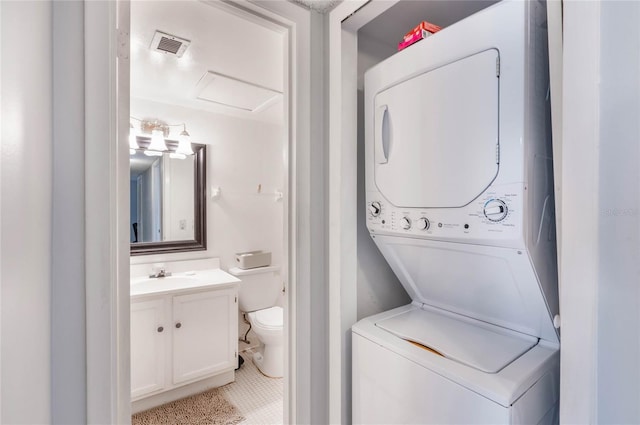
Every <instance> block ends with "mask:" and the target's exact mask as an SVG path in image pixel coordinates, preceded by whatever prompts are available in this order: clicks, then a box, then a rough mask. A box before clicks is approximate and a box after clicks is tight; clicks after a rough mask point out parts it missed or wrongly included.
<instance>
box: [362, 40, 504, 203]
mask: <svg viewBox="0 0 640 425" xmlns="http://www.w3.org/2000/svg"><path fill="white" fill-rule="evenodd" d="M498 60H499V54H498V51H497V50H496V49H490V50H486V51H484V52H481V53H477V54H475V55H473V56H469V57H466V58H464V59H460V60H458V61H456V62H452V63H450V64H448V65H444V66H442V67H440V68H436V69H434V70H431V71H428V72H424V73H422V74H419V75H417V76H414V77H412V78H410V79H408V80H405V81H402V82H400V83H398V84H395V85H393V86H391V87H389V88H386V89H385V90H382V91H380V92H379V93H377V94H376V96H375V98H374V99H375V100H374V102H375V105H374V111H375V117H374V126H375V128H374V141H373V142H374V157H375V183H376V186H377V187H378V189H379V190H380V192H381V193H382V194H383V195H384V196H385V198H387V199H388V200H389V202H391V203H392V204H393V205H395V206H397V207H407V208H409V207H416V208H418V207H419V208H435V207H438V208H451V207H462V206H465V205H467V204H468V203H470V202H471V201H473V200H474V199H475V198H477V197H478V196H479V195H480V194H481V193H482V192H484V190H485V189H486V188H487V187H488V186H489V185H490V184H491V183H492V182H493V180H494V179H495V178H496V176H497V174H498V166H499V140H498V124H499V123H498V113H499V99H498V97H499V76H498V72H497V69H498Z"/></svg>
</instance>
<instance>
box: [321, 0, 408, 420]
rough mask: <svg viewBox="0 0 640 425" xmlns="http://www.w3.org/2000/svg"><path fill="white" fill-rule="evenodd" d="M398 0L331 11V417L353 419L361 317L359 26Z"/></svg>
mask: <svg viewBox="0 0 640 425" xmlns="http://www.w3.org/2000/svg"><path fill="white" fill-rule="evenodd" d="M395 3H396V2H370V3H368V5H367V7H364V8H362V9H360V8H361V7H362V6H363V5H365V4H367V2H366V1H362V0H358V1H350V2H344V3H341V4H339V5H338V6H337V7H336V8H335V9H334V10H332V11H331V12H330V14H329V49H328V57H327V60H328V61H329V140H328V145H329V170H330V172H329V250H328V264H329V299H330V300H331V302H330V304H329V422H330V423H351V333H350V329H351V326H352V325H353V324H354V323H355V322H356V318H357V291H356V284H355V283H356V281H357V268H356V261H355V259H356V256H357V230H356V229H357V226H356V224H357V216H356V211H357V204H356V202H357V196H356V195H357V193H356V192H357V187H356V184H357V174H356V173H357V159H358V158H357V127H356V123H357V89H358V85H357V84H358V75H357V69H358V67H357V57H358V37H357V30H358V29H359V28H361V27H362V26H363V25H365V24H366V23H367V22H369V21H370V20H372V19H373V18H375V17H376V16H378V15H379V14H380V13H382V12H384V11H385V10H387V9H388V8H389V7H391V6H392V5H393V4H395ZM356 11H357V12H358V13H357V14H356V15H353V14H354V13H355V12H356ZM352 15H353V16H352ZM347 18H348V19H347Z"/></svg>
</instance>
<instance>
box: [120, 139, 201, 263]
mask: <svg viewBox="0 0 640 425" xmlns="http://www.w3.org/2000/svg"><path fill="white" fill-rule="evenodd" d="M138 141H139V145H140V146H144V145H145V142H147V144H148V140H144V139H143V138H140V137H138ZM167 145H168V146H169V145H170V141H167ZM192 148H193V151H194V153H195V155H189V156H187V157H186V158H185V159H179V158H175V157H173V156H172V155H171V152H170V151H168V152H165V153H163V154H162V155H161V156H147V155H145V154H144V149H141V150H138V151H136V152H135V154H134V155H131V156H130V190H131V192H130V193H131V198H130V199H131V215H130V216H131V222H130V226H129V227H130V241H131V255H149V254H162V253H169V252H185V251H201V250H205V249H206V248H207V243H206V241H207V229H206V227H207V226H206V217H207V215H206V194H205V190H206V189H205V188H206V181H205V180H206V177H205V173H206V145H202V144H198V143H192ZM169 149H170V150H171V146H169Z"/></svg>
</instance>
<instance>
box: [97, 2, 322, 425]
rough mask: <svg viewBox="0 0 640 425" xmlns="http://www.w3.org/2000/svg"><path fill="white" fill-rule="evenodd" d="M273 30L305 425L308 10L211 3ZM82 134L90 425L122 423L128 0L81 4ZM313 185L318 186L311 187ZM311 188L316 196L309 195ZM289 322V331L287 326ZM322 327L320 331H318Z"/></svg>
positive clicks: (293, 369)
mask: <svg viewBox="0 0 640 425" xmlns="http://www.w3.org/2000/svg"><path fill="white" fill-rule="evenodd" d="M214 3H215V6H216V7H224V8H234V10H236V12H238V13H241V14H244V15H245V16H246V15H247V14H252V15H254V16H256V17H257V18H258V19H262V20H265V21H267V22H270V23H271V24H273V25H274V26H279V27H281V28H282V31H283V32H284V33H285V34H286V36H285V39H286V44H287V46H286V49H287V50H286V52H287V54H286V55H285V60H286V64H285V70H286V71H285V72H286V73H287V80H288V86H287V87H286V88H285V104H286V105H287V110H288V114H287V118H286V119H287V128H288V142H289V145H288V160H287V163H288V172H287V173H286V174H287V175H288V176H289V179H288V184H287V188H286V193H285V200H288V202H287V203H286V204H285V205H286V208H285V220H286V223H287V226H286V231H285V232H286V237H285V255H287V257H288V259H289V261H288V268H287V270H286V271H285V272H284V273H285V275H284V279H285V282H287V283H288V286H287V288H286V289H287V297H286V299H287V301H286V302H287V303H288V307H289V308H288V309H287V317H285V329H287V328H288V329H287V335H286V336H285V339H286V340H287V341H288V344H287V351H286V354H285V357H286V359H285V360H286V362H287V365H288V376H286V380H285V385H284V387H285V406H284V409H285V410H284V418H285V421H286V422H290V423H304V422H307V423H308V422H311V421H312V418H311V394H312V388H313V387H312V385H313V384H312V383H311V382H310V381H309V380H308V379H304V378H305V376H304V375H305V373H306V372H304V373H298V371H309V370H311V367H312V364H311V354H312V353H311V346H312V343H311V341H312V340H313V338H314V337H315V335H316V334H318V332H314V331H313V329H312V326H317V325H314V324H312V323H311V320H310V317H311V310H310V308H308V307H309V306H310V305H311V299H310V292H311V291H310V287H311V285H312V276H311V269H312V267H318V266H320V267H322V264H323V258H322V256H314V257H313V258H312V256H311V250H312V247H311V233H312V227H313V226H314V223H313V222H312V221H311V220H310V219H309V217H310V215H311V213H312V211H311V208H310V198H311V194H312V193H314V185H315V186H317V185H319V184H321V183H320V182H314V181H312V178H311V170H312V168H314V166H313V165H312V163H311V157H310V151H311V145H312V142H315V143H319V142H320V140H319V136H316V135H313V134H312V133H311V121H312V116H313V113H314V109H320V106H312V105H311V99H310V97H311V96H310V93H311V87H312V85H314V84H315V83H314V82H312V81H311V79H310V62H311V57H312V54H313V53H311V52H310V49H309V45H310V31H311V25H312V22H311V12H310V11H309V10H308V9H305V8H302V7H300V6H297V5H295V4H293V3H289V2H282V1H255V2H254V1H250V0H233V1H216V2H214ZM84 4H85V12H84V14H85V87H86V93H85V111H86V115H85V138H86V155H85V157H86V167H85V170H86V171H85V177H86V186H85V194H86V216H87V222H86V249H85V255H86V273H85V277H86V303H87V304H86V335H87V341H86V344H87V345H86V348H87V423H129V422H130V420H131V419H130V418H131V397H130V362H129V356H130V344H129V326H130V322H129V320H130V318H129V308H130V307H129V303H130V300H129V236H130V235H129V224H128V223H129V188H128V185H129V161H128V155H129V154H128V141H127V139H128V136H127V133H128V131H129V89H130V86H129V66H130V64H129V38H130V0H118V1H115V2H85V3H84ZM316 189H317V188H316ZM317 192H318V191H317V190H316V193H317ZM287 324H288V326H287ZM320 326H321V325H320Z"/></svg>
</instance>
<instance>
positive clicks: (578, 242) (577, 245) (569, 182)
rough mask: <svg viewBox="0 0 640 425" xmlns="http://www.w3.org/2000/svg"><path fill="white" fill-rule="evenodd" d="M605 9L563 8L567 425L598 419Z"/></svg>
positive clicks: (563, 384) (588, 5) (563, 391)
mask: <svg viewBox="0 0 640 425" xmlns="http://www.w3.org/2000/svg"><path fill="white" fill-rule="evenodd" d="M600 7H601V6H600V3H599V2H564V34H563V38H564V40H563V70H562V73H563V76H564V77H567V78H563V93H562V98H563V111H562V114H563V123H562V125H563V128H562V142H563V145H562V161H561V162H562V164H561V172H562V176H561V183H562V188H561V190H562V192H561V193H562V198H561V199H562V204H561V209H562V216H563V220H562V227H561V229H560V230H561V233H560V235H559V237H560V239H561V240H562V247H561V248H562V249H561V252H560V258H561V259H562V264H561V268H560V282H561V286H560V312H561V316H562V328H561V331H562V350H561V355H560V370H561V377H560V400H561V404H560V423H584V424H586V423H596V422H597V418H598V416H597V398H596V395H597V392H596V391H597V370H598V362H597V355H598V350H597V342H598V341H597V338H598V335H597V320H598V312H597V300H598V263H599V261H600V259H599V253H598V244H599V240H598V231H597V229H599V221H600V217H599V211H600V208H599V205H598V201H599V190H600V188H599V179H600V166H599V160H600V156H599V135H600V116H599V105H600V94H599V91H600V85H599V80H600V15H601V13H600ZM585 28H589V31H584V29H585Z"/></svg>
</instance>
